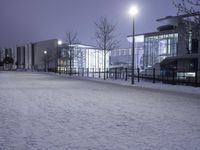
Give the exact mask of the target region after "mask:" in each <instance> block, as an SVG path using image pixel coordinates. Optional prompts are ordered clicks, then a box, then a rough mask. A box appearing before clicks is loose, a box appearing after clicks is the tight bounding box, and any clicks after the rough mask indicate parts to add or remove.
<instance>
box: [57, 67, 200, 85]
mask: <svg viewBox="0 0 200 150" xmlns="http://www.w3.org/2000/svg"><path fill="white" fill-rule="evenodd" d="M131 72H132V70H131V69H130V68H124V69H117V68H115V69H108V68H107V69H105V70H104V69H101V68H99V69H96V68H72V69H71V70H70V69H66V70H63V71H59V74H67V75H70V76H80V77H90V78H102V79H104V80H106V79H113V80H124V81H128V80H129V79H131V78H132V75H131ZM199 75H200V70H196V71H193V72H189V71H185V70H180V69H179V70H177V69H169V70H156V69H155V68H153V69H148V70H145V71H141V70H140V69H139V68H137V69H135V70H134V78H135V80H137V82H140V81H141V80H144V81H149V82H152V83H154V84H155V83H157V82H163V83H167V84H173V85H190V86H195V87H199V86H200V76H199Z"/></svg>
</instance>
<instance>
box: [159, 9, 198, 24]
mask: <svg viewBox="0 0 200 150" xmlns="http://www.w3.org/2000/svg"><path fill="white" fill-rule="evenodd" d="M199 15H200V12H196V13H191V14H183V15H178V16H167V17H164V18H160V19H157V20H156V21H157V22H160V23H163V24H166V25H173V26H178V23H179V22H180V21H181V20H183V19H185V18H190V17H194V16H199Z"/></svg>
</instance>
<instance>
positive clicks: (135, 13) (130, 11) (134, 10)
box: [129, 6, 138, 17]
mask: <svg viewBox="0 0 200 150" xmlns="http://www.w3.org/2000/svg"><path fill="white" fill-rule="evenodd" d="M129 14H130V15H131V16H133V17H134V16H136V15H137V14H138V8H137V6H132V7H131V8H130V10H129Z"/></svg>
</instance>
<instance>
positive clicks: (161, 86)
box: [48, 73, 200, 96]
mask: <svg viewBox="0 0 200 150" xmlns="http://www.w3.org/2000/svg"><path fill="white" fill-rule="evenodd" d="M48 74H50V75H56V76H60V77H65V78H72V79H79V80H89V81H95V82H103V83H112V84H117V85H123V86H129V87H137V88H142V89H151V90H153V89H154V90H156V91H158V90H162V91H166V92H173V93H179V94H184V93H187V94H195V95H197V96H200V87H194V86H186V85H172V84H165V83H162V82H158V81H156V83H155V84H153V83H152V81H150V80H149V81H144V80H141V79H140V81H139V82H138V81H137V78H135V84H134V85H131V80H130V79H129V80H128V81H125V80H123V79H117V80H115V79H106V80H103V79H102V78H98V77H96V78H92V77H81V76H69V75H65V74H61V75H60V74H55V73H48Z"/></svg>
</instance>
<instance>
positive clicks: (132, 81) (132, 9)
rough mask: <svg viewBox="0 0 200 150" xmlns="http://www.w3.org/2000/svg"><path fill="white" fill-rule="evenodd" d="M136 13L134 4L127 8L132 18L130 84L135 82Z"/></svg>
mask: <svg viewBox="0 0 200 150" xmlns="http://www.w3.org/2000/svg"><path fill="white" fill-rule="evenodd" d="M137 13H138V8H137V7H136V6H132V7H131V8H130V10H129V14H130V15H131V17H132V19H133V26H132V27H133V29H132V31H133V35H132V36H133V38H132V67H131V84H134V83H135V80H134V69H135V67H134V65H135V59H134V57H135V16H136V15H137Z"/></svg>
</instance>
